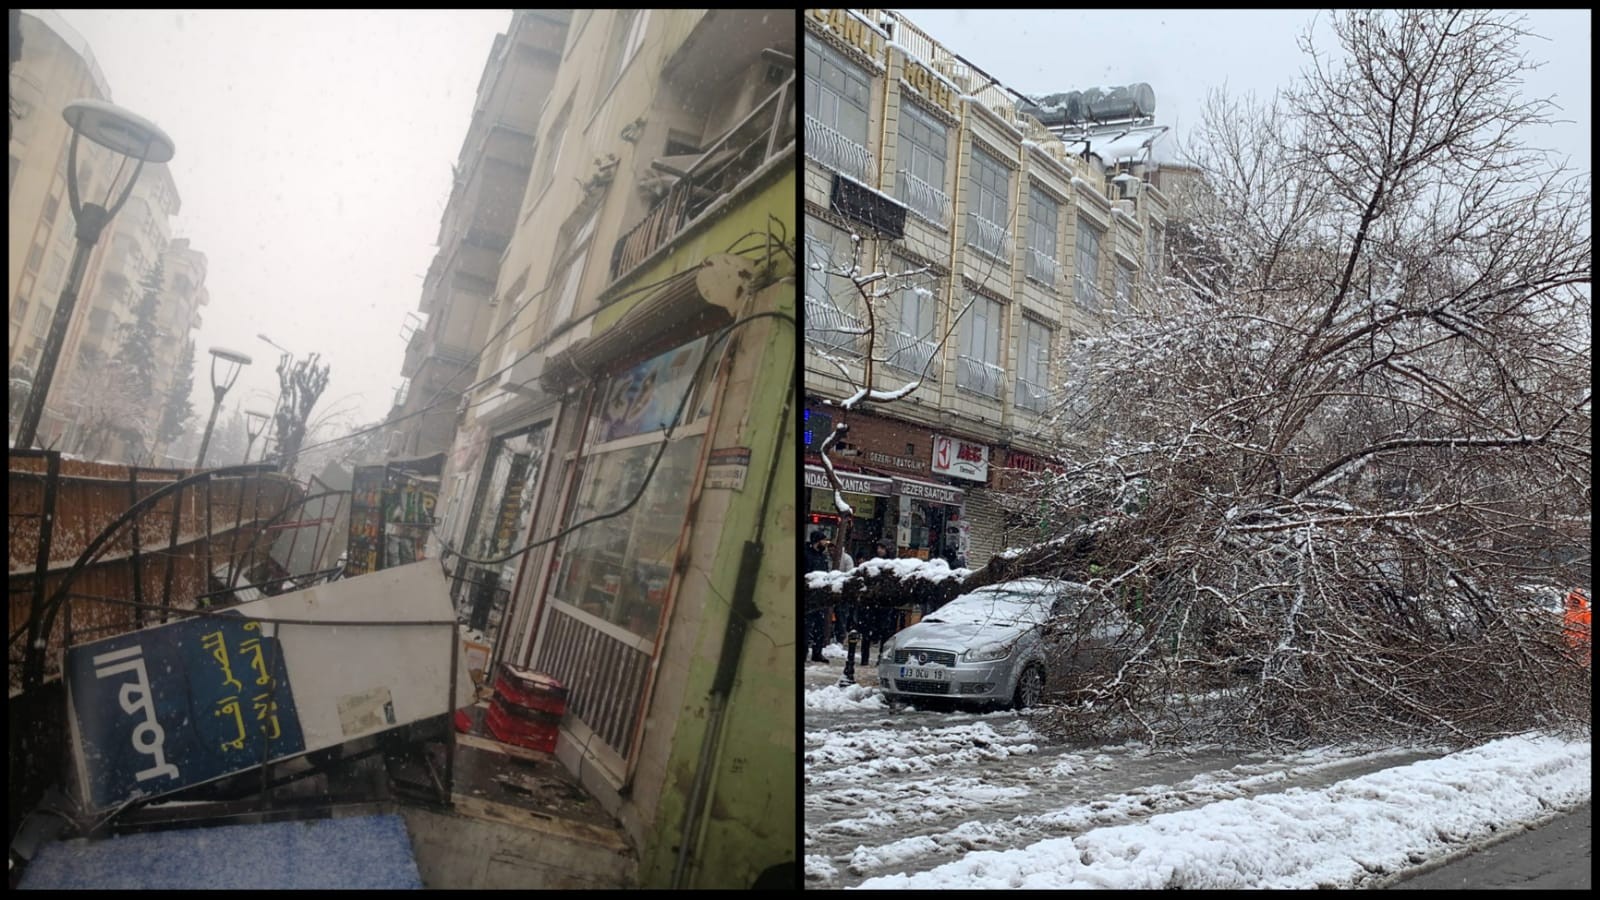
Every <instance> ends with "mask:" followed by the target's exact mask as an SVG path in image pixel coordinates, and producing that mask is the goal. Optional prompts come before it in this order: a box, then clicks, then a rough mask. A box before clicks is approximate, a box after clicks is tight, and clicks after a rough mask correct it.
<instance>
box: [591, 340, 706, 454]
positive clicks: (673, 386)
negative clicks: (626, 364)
mask: <svg viewBox="0 0 1600 900" xmlns="http://www.w3.org/2000/svg"><path fill="white" fill-rule="evenodd" d="M705 345H706V338H703V337H702V338H699V339H698V340H695V341H691V342H690V343H687V344H684V345H683V346H682V347H679V348H677V349H675V350H668V351H667V352H666V353H662V354H660V355H659V356H655V357H652V358H650V359H647V360H645V361H644V362H642V363H639V364H638V365H636V366H634V367H633V368H631V369H629V370H628V371H626V372H623V373H622V374H621V375H619V376H617V377H616V378H614V379H612V381H611V387H610V389H609V391H608V392H607V394H606V400H605V405H604V406H602V407H601V409H600V426H599V429H598V433H599V440H600V441H601V442H605V441H614V440H618V439H620V438H625V437H631V436H633V435H636V434H646V433H648V432H651V431H660V430H661V429H663V428H666V427H667V426H668V425H671V424H672V420H673V417H674V416H675V415H676V414H677V412H678V408H679V406H680V405H682V403H683V402H684V399H683V395H684V392H685V391H687V390H689V388H690V385H691V381H692V379H693V377H694V374H695V367H696V366H698V365H699V363H700V357H701V356H702V355H703V352H704V350H705ZM696 417H697V416H696V415H695V414H694V410H692V409H685V410H684V416H683V421H685V422H688V421H692V420H693V419H694V418H696Z"/></svg>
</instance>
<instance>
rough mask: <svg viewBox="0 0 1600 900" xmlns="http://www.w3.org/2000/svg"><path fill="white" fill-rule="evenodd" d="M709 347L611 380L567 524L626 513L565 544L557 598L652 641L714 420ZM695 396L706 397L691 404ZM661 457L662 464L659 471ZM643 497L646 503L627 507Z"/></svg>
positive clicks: (697, 344)
mask: <svg viewBox="0 0 1600 900" xmlns="http://www.w3.org/2000/svg"><path fill="white" fill-rule="evenodd" d="M706 342H707V341H706V339H705V338H700V339H699V340H696V341H694V342H692V343H690V344H687V345H685V346H683V347H679V348H677V349H676V350H670V351H668V352H666V353H663V354H661V355H660V356H657V357H654V358H653V359H649V360H646V361H644V362H642V363H640V364H639V365H637V366H634V367H633V368H632V369H630V370H628V371H627V372H624V373H622V374H620V375H618V376H617V377H615V378H612V379H610V380H609V381H608V382H607V384H606V386H605V390H604V393H603V394H602V396H604V397H605V398H606V399H605V402H604V403H603V404H602V405H601V408H600V409H599V411H598V413H597V414H596V415H595V416H594V417H593V418H592V419H591V420H590V424H589V432H590V435H591V441H592V442H593V443H592V444H591V449H590V450H589V452H588V453H587V454H586V456H585V457H584V461H583V471H582V474H581V476H580V480H579V485H578V491H577V494H576V498H577V500H576V503H575V505H574V508H573V509H572V512H571V514H570V515H569V517H568V524H573V523H577V522H582V521H583V520H585V519H589V518H593V517H594V516H598V515H604V514H607V513H613V512H617V511H618V510H621V511H622V512H621V513H620V514H618V515H615V516H611V517H609V518H605V519H602V520H600V521H597V522H593V523H591V524H589V525H586V526H584V527H583V528H580V529H578V530H577V531H575V532H573V533H572V534H571V535H569V536H568V537H566V538H565V539H564V540H563V541H562V544H561V559H560V562H559V564H558V569H557V571H558V574H557V577H556V582H555V588H554V591H553V593H554V596H555V599H556V600H557V601H559V602H561V603H564V604H566V605H567V606H569V607H572V608H575V609H577V610H579V611H581V612H583V613H586V614H588V615H589V616H592V617H594V618H595V619H598V620H600V621H603V622H606V623H608V624H610V625H613V626H616V627H618V628H620V629H623V630H624V631H626V632H627V633H629V634H632V635H634V636H636V637H638V638H639V639H641V640H644V641H649V640H653V639H654V637H655V634H656V630H657V629H658V628H659V626H660V624H661V615H662V611H663V609H664V607H665V604H666V597H667V586H668V582H669V580H670V578H671V574H672V566H673V562H674V560H675V559H676V556H677V549H678V538H679V535H680V532H681V531H682V528H683V523H684V519H685V517H686V516H687V514H688V511H689V500H690V491H689V486H690V485H692V484H693V483H694V478H695V467H696V466H697V465H698V463H699V458H700V445H701V441H702V439H703V436H704V433H705V428H704V424H703V418H704V417H705V416H707V415H709V413H710V409H709V405H710V404H709V402H708V400H709V395H708V394H707V393H706V392H704V391H703V390H701V389H700V388H697V387H696V386H695V384H694V382H693V378H694V374H695V371H696V367H697V366H698V364H699V362H700V357H701V355H702V353H703V352H704V348H705V346H706ZM712 368H713V367H711V366H709V365H708V366H706V367H705V369H706V371H710V370H711V369H712ZM697 390H698V391H700V395H699V396H698V397H697V396H689V397H687V398H686V397H685V394H686V393H690V392H693V391H697ZM680 407H681V408H683V409H684V410H686V411H688V410H693V411H694V414H693V420H692V421H691V422H688V423H685V424H684V425H679V426H676V427H674V428H673V429H672V431H673V434H672V438H671V440H670V441H669V442H668V443H667V445H666V447H665V448H663V447H662V446H661V440H662V438H664V437H665V431H666V430H667V428H668V426H670V425H672V423H673V419H674V417H675V416H676V414H677V410H678V409H679V408H680ZM685 418H691V417H690V416H689V415H687V414H686V415H685ZM658 452H659V453H660V454H661V461H660V463H659V464H658V465H657V466H656V468H655V471H654V472H651V463H652V461H653V460H654V459H655V458H656V454H657V453H658ZM647 477H648V479H649V480H648V482H647V481H646V478H647ZM641 487H642V488H643V492H642V494H641V493H640V491H641ZM636 494H639V495H640V496H639V499H638V502H636V503H633V505H632V506H629V505H628V504H629V503H630V502H631V501H633V498H634V496H635V495H636Z"/></svg>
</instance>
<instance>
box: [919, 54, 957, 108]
mask: <svg viewBox="0 0 1600 900" xmlns="http://www.w3.org/2000/svg"><path fill="white" fill-rule="evenodd" d="M906 83H907V84H910V85H911V86H912V87H913V88H916V91H917V93H919V94H921V95H922V96H924V97H927V98H928V99H929V100H932V101H933V102H935V103H937V104H939V105H940V106H942V107H944V108H945V109H946V110H947V111H949V112H952V113H956V112H959V111H958V110H957V109H956V105H955V96H954V93H953V92H952V91H951V90H950V85H948V84H946V83H945V81H944V80H943V79H941V78H939V77H938V76H937V75H935V74H933V73H932V72H930V71H928V69H927V67H926V66H924V65H922V64H921V63H915V62H914V63H911V64H909V65H907V66H906Z"/></svg>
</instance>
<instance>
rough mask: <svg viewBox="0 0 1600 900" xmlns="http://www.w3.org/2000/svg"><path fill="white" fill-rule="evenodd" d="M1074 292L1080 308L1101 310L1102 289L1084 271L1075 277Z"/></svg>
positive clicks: (1093, 310) (1092, 310) (1091, 310)
mask: <svg viewBox="0 0 1600 900" xmlns="http://www.w3.org/2000/svg"><path fill="white" fill-rule="evenodd" d="M1072 294H1073V299H1074V300H1075V301H1076V302H1077V304H1078V306H1079V307H1080V308H1082V309H1086V310H1088V311H1089V312H1094V313H1097V312H1099V311H1100V289H1099V288H1097V287H1095V285H1094V282H1093V281H1091V280H1090V279H1089V278H1088V277H1087V276H1085V275H1084V274H1083V273H1082V272H1079V273H1078V274H1077V275H1076V276H1074V277H1073V291H1072Z"/></svg>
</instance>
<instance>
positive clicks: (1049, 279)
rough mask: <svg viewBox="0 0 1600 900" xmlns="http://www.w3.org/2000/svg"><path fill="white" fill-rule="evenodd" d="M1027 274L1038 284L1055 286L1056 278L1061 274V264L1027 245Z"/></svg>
mask: <svg viewBox="0 0 1600 900" xmlns="http://www.w3.org/2000/svg"><path fill="white" fill-rule="evenodd" d="M1027 275H1028V277H1029V278H1031V279H1033V280H1034V281H1037V282H1039V283H1040V284H1044V285H1047V286H1049V287H1055V286H1056V279H1057V278H1058V277H1060V275H1061V264H1060V263H1058V262H1056V261H1055V260H1054V259H1051V258H1050V257H1049V256H1046V255H1045V254H1044V253H1043V252H1041V251H1039V250H1036V249H1034V248H1033V247H1029V248H1028V265H1027Z"/></svg>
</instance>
